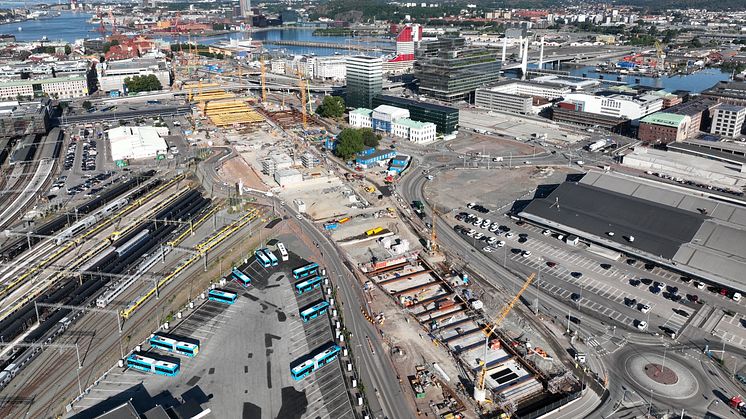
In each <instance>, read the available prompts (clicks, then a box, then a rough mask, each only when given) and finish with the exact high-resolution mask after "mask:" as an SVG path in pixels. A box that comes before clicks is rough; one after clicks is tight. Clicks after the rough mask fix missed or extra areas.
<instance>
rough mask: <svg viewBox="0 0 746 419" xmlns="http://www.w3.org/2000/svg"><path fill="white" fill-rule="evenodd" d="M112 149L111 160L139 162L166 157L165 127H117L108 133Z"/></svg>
mask: <svg viewBox="0 0 746 419" xmlns="http://www.w3.org/2000/svg"><path fill="white" fill-rule="evenodd" d="M106 134H107V136H108V138H109V143H110V148H111V158H112V159H113V160H114V161H117V160H128V159H133V160H138V159H148V158H157V157H159V156H165V155H166V152H167V151H168V145H167V144H166V140H164V139H163V137H164V136H166V135H168V128H165V127H126V126H125V127H117V128H112V129H110V130H108V131H106Z"/></svg>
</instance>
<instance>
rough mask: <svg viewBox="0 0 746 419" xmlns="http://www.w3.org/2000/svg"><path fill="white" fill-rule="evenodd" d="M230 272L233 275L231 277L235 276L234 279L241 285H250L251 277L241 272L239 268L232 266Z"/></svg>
mask: <svg viewBox="0 0 746 419" xmlns="http://www.w3.org/2000/svg"><path fill="white" fill-rule="evenodd" d="M231 274H232V275H233V278H235V279H236V281H238V283H239V284H241V285H243V286H244V287H248V286H249V285H251V277H249V276H248V275H246V274H245V273H243V272H241V270H240V269H238V268H233V270H232V271H231Z"/></svg>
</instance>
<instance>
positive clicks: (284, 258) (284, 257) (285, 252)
mask: <svg viewBox="0 0 746 419" xmlns="http://www.w3.org/2000/svg"><path fill="white" fill-rule="evenodd" d="M277 250H279V251H280V258H281V259H282V261H283V262H287V261H288V259H290V256H289V255H288V249H286V248H285V245H284V244H282V243H277Z"/></svg>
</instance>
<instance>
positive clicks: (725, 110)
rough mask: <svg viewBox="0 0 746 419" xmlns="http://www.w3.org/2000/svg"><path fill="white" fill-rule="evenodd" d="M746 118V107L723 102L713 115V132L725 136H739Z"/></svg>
mask: <svg viewBox="0 0 746 419" xmlns="http://www.w3.org/2000/svg"><path fill="white" fill-rule="evenodd" d="M745 119H746V107H743V106H736V105H729V104H721V105H720V106H718V107H717V108H715V114H714V115H713V116H712V128H710V132H711V133H712V134H718V135H722V136H724V137H732V138H735V137H738V136H740V135H741V129H742V128H743V122H744V120H745Z"/></svg>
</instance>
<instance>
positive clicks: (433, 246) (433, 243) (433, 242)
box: [430, 205, 438, 254]
mask: <svg viewBox="0 0 746 419" xmlns="http://www.w3.org/2000/svg"><path fill="white" fill-rule="evenodd" d="M430 218H431V220H430V224H431V225H430V230H431V231H430V254H435V253H436V252H437V251H438V235H437V234H436V233H435V220H436V219H437V218H438V210H437V209H435V206H434V205H433V216H432V217H430Z"/></svg>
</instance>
